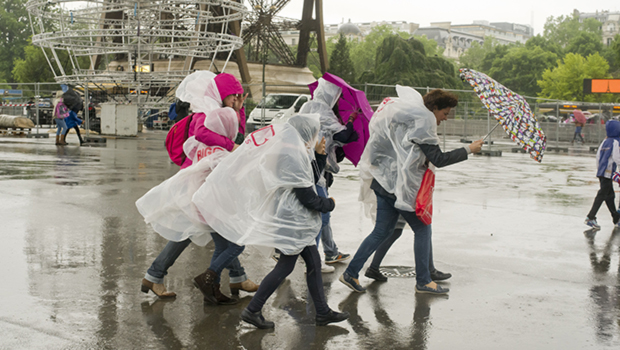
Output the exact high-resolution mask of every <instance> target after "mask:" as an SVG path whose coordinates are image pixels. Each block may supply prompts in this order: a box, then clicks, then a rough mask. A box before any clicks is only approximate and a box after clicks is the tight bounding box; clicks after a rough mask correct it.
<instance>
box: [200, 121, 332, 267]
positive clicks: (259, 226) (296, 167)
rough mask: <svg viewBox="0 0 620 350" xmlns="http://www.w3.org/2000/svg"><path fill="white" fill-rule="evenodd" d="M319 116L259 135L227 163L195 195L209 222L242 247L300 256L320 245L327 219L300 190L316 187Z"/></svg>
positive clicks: (283, 125) (251, 139) (269, 129)
mask: <svg viewBox="0 0 620 350" xmlns="http://www.w3.org/2000/svg"><path fill="white" fill-rule="evenodd" d="M319 128H320V122H319V116H318V115H296V116H293V117H291V118H290V119H289V121H288V122H287V123H286V124H277V125H270V126H268V127H265V128H263V129H260V130H258V131H255V132H253V133H252V134H250V135H248V137H246V139H245V141H244V143H243V144H242V145H241V146H240V147H239V148H238V149H237V150H236V151H235V152H233V154H231V155H230V156H229V157H227V158H226V159H224V160H223V161H222V162H221V163H220V165H219V166H218V167H217V168H216V169H215V170H214V171H213V173H211V175H210V176H209V178H207V180H206V181H205V183H204V185H202V187H200V189H199V190H198V191H197V192H196V194H195V195H194V199H193V201H194V204H196V206H197V207H198V210H199V211H200V213H201V214H202V215H203V217H204V218H205V220H206V222H207V223H208V224H209V225H210V226H211V227H212V228H213V229H215V230H216V231H217V232H218V233H219V234H220V235H222V236H223V237H224V238H226V239H227V240H229V241H231V242H233V243H236V244H238V245H253V246H257V247H268V248H277V249H279V250H280V251H281V252H282V253H284V254H287V255H292V254H299V253H300V252H301V250H303V249H304V247H306V246H309V245H314V244H315V239H316V237H317V235H318V233H319V230H320V229H321V215H320V213H319V212H317V211H310V210H309V209H307V208H305V207H304V206H303V205H302V204H301V202H300V201H299V200H298V199H297V197H296V196H295V194H294V192H293V189H294V188H305V187H312V188H314V175H313V172H312V165H311V161H312V157H313V155H314V153H313V149H314V145H315V144H316V141H317V135H318V131H319Z"/></svg>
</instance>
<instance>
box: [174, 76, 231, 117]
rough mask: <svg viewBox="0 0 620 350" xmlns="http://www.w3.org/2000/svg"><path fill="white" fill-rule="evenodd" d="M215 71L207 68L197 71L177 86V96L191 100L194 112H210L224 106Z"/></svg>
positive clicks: (182, 99) (206, 113)
mask: <svg viewBox="0 0 620 350" xmlns="http://www.w3.org/2000/svg"><path fill="white" fill-rule="evenodd" d="M214 79H215V73H213V72H209V71H206V70H199V71H196V72H194V73H192V74H190V75H188V76H186V77H185V79H183V81H182V82H181V84H179V87H177V91H176V97H177V98H178V99H179V100H181V101H184V102H189V103H190V105H191V107H190V109H191V110H192V112H194V113H204V114H205V115H208V114H209V112H211V111H212V110H214V109H216V108H220V107H222V97H221V96H220V93H219V90H218V89H217V85H216V84H215V80H214Z"/></svg>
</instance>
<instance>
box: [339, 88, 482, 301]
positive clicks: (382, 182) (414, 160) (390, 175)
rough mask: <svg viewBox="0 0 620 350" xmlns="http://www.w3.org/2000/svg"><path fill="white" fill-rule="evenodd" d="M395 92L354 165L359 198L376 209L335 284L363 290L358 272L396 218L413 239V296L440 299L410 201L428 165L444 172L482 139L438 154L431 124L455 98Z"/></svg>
mask: <svg viewBox="0 0 620 350" xmlns="http://www.w3.org/2000/svg"><path fill="white" fill-rule="evenodd" d="M396 92H397V93H398V98H395V99H394V98H386V99H385V100H384V101H383V102H382V103H381V105H380V106H379V108H378V109H377V112H376V113H375V114H374V115H373V118H372V119H371V123H370V130H371V135H370V139H369V140H368V144H367V145H366V149H365V150H364V153H363V154H362V159H361V161H360V164H361V165H360V170H361V172H360V177H361V179H362V188H361V192H360V198H361V199H362V201H364V202H365V203H366V204H368V205H369V206H370V207H371V208H373V207H374V208H376V223H375V228H374V230H373V231H372V232H371V233H370V235H368V237H366V239H364V241H363V242H362V244H361V245H360V247H359V248H358V250H357V252H356V253H355V256H354V257H353V260H351V262H350V263H349V266H348V267H347V269H346V271H345V272H344V274H343V275H342V276H340V281H341V282H342V283H344V284H345V285H346V286H348V287H349V288H351V289H352V290H353V291H355V292H359V293H363V292H365V291H366V289H365V288H364V287H362V286H361V285H360V284H359V281H358V274H359V271H360V270H361V269H362V267H363V266H364V263H365V262H366V260H367V259H368V258H369V257H370V255H371V254H373V253H374V252H375V250H376V249H377V248H378V247H379V245H380V244H381V243H382V242H384V241H385V240H386V239H388V237H390V236H391V235H392V234H393V232H394V228H395V227H396V223H397V221H398V218H399V216H402V218H403V219H404V220H405V221H407V223H408V224H409V226H411V228H412V229H413V232H414V234H415V240H414V252H415V265H416V266H415V269H416V286H415V290H416V292H418V293H431V294H446V293H448V291H449V290H448V289H447V288H442V287H440V286H438V285H437V284H436V283H435V282H433V281H432V279H431V269H432V268H433V263H432V252H431V225H430V224H429V225H427V224H425V223H423V222H422V221H421V220H420V219H419V218H418V217H417V216H416V213H415V203H416V197H417V194H418V191H419V189H420V186H421V183H422V177H423V175H424V173H425V171H426V170H427V169H428V164H429V162H430V163H433V164H434V165H435V166H437V167H444V166H447V165H451V164H454V163H458V162H461V161H463V160H466V159H467V157H468V154H469V153H477V152H479V151H480V149H481V148H482V142H483V140H478V141H474V142H473V143H472V144H471V145H470V146H469V147H463V148H459V149H456V150H453V151H451V152H447V153H443V152H442V151H441V149H440V148H439V137H438V136H437V125H439V124H440V123H441V122H442V121H444V120H446V119H447V116H448V114H449V113H450V110H451V109H452V108H454V107H455V106H456V105H457V103H458V98H457V97H456V96H455V95H453V94H451V93H449V92H446V91H443V90H439V89H437V90H433V91H431V92H429V93H428V94H426V95H425V96H424V98H422V96H421V95H420V94H419V93H418V92H417V91H415V90H414V89H412V88H408V87H403V86H399V85H397V86H396ZM372 192H374V196H373V193H372Z"/></svg>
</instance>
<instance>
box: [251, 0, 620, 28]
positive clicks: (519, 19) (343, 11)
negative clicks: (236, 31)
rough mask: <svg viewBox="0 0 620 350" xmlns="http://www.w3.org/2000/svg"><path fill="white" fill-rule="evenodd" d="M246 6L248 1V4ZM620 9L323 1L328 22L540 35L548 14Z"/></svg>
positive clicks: (290, 9)
mask: <svg viewBox="0 0 620 350" xmlns="http://www.w3.org/2000/svg"><path fill="white" fill-rule="evenodd" d="M303 3H304V1H303V0H292V1H291V2H290V3H289V4H288V5H287V6H286V7H285V8H284V9H283V10H282V11H281V12H280V13H279V15H281V16H285V17H291V18H297V19H300V18H301V12H302V6H303ZM246 5H247V3H246ZM574 9H577V10H579V11H580V12H595V11H596V10H599V11H601V10H609V11H610V12H620V0H519V1H476V0H439V1H429V0H425V1H419V0H323V15H324V17H325V18H324V23H325V24H338V23H341V22H342V20H343V19H344V21H345V22H348V20H349V18H350V19H351V21H352V22H371V21H406V22H414V23H418V24H420V26H421V27H426V26H429V25H430V23H431V22H444V21H449V22H452V24H471V23H472V22H473V21H474V20H485V21H489V22H512V23H519V24H529V25H531V26H533V27H534V33H535V34H540V33H542V31H543V26H544V24H545V22H546V20H547V18H548V17H549V16H554V17H557V16H560V15H569V14H572V13H573V10H574Z"/></svg>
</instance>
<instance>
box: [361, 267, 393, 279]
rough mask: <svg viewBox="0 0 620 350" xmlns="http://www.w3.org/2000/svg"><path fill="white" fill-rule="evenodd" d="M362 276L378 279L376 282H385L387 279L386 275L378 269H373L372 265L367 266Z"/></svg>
mask: <svg viewBox="0 0 620 350" xmlns="http://www.w3.org/2000/svg"><path fill="white" fill-rule="evenodd" d="M364 276H366V277H368V278H372V279H373V280H375V281H378V282H387V280H388V279H387V277H385V276H384V275H383V274H382V273H381V271H379V270H378V269H375V268H374V267H369V268H367V269H366V273H365V274H364Z"/></svg>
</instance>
